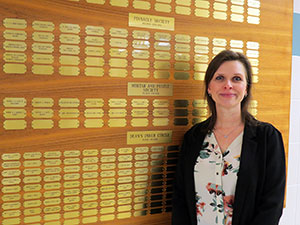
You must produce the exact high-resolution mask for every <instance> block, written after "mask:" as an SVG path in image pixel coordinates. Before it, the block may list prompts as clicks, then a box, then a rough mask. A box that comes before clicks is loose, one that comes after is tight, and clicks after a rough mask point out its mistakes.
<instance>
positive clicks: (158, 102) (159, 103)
mask: <svg viewBox="0 0 300 225" xmlns="http://www.w3.org/2000/svg"><path fill="white" fill-rule="evenodd" d="M153 106H154V107H158V108H161V107H169V100H167V99H154V100H153Z"/></svg>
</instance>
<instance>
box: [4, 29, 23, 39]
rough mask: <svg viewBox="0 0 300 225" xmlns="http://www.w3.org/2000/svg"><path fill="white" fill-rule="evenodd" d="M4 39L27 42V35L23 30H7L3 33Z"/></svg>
mask: <svg viewBox="0 0 300 225" xmlns="http://www.w3.org/2000/svg"><path fill="white" fill-rule="evenodd" d="M3 37H4V38H5V39H8V40H17V41H25V40H26V38H27V34H26V32H25V31H21V30H5V31H4V32H3Z"/></svg>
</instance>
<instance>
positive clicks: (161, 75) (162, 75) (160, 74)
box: [154, 70, 170, 79]
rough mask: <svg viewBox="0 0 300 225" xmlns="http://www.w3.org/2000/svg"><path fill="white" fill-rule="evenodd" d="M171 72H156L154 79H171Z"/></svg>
mask: <svg viewBox="0 0 300 225" xmlns="http://www.w3.org/2000/svg"><path fill="white" fill-rule="evenodd" d="M169 77H170V72H169V71H163V70H160V71H159V70H155V71H154V78H155V79H169Z"/></svg>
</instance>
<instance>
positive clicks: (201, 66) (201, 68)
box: [194, 63, 208, 72]
mask: <svg viewBox="0 0 300 225" xmlns="http://www.w3.org/2000/svg"><path fill="white" fill-rule="evenodd" d="M207 66H208V65H207V64H203V63H195V64H194V70H195V71H203V72H205V71H206V69H207Z"/></svg>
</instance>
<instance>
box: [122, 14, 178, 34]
mask: <svg viewBox="0 0 300 225" xmlns="http://www.w3.org/2000/svg"><path fill="white" fill-rule="evenodd" d="M128 24H129V26H130V27H142V28H150V29H160V30H172V31H173V30H174V29H175V18H171V17H163V16H153V15H146V14H137V13H129V21H128Z"/></svg>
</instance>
